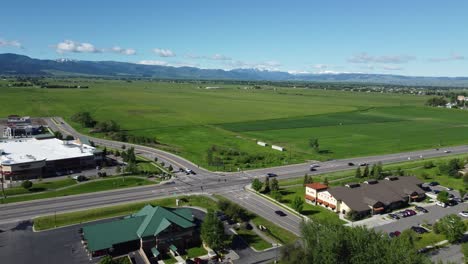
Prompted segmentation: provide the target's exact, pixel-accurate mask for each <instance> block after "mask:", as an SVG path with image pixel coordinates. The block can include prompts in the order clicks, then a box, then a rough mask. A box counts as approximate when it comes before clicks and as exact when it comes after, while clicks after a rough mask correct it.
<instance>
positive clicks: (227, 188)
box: [0, 117, 468, 234]
mask: <svg viewBox="0 0 468 264" xmlns="http://www.w3.org/2000/svg"><path fill="white" fill-rule="evenodd" d="M44 119H45V120H46V122H47V123H48V125H49V126H50V128H51V129H52V130H55V131H61V132H62V133H63V134H64V135H73V136H74V137H83V136H84V135H81V134H80V133H78V132H77V131H75V130H74V129H73V128H72V127H71V126H69V125H68V124H67V123H66V122H65V121H64V120H63V119H61V118H60V117H55V118H54V119H55V120H56V122H54V121H53V120H52V118H44ZM85 137H88V136H85ZM88 138H89V139H90V140H92V141H94V142H95V144H97V145H102V146H106V147H109V148H121V146H122V145H125V146H126V147H134V148H135V152H136V153H138V154H139V155H143V156H145V157H148V158H150V159H154V157H158V159H159V160H160V161H164V162H165V163H166V164H171V165H172V166H173V167H174V168H179V167H180V168H190V169H192V170H194V171H196V172H197V175H185V174H180V173H179V175H177V177H176V178H175V179H174V181H173V183H172V184H163V185H157V186H143V187H135V188H127V189H120V190H113V191H107V192H99V193H90V194H83V195H74V196H67V197H57V198H51V199H44V200H36V201H28V202H21V203H14V204H5V205H0V211H1V213H0V224H1V223H10V222H16V221H19V220H26V219H31V218H33V217H35V216H40V215H47V214H53V213H62V212H69V211H76V210H82V209H87V208H96V207H103V206H108V205H116V204H122V203H128V202H135V201H143V200H151V199H157V198H163V197H170V196H174V195H189V194H220V195H223V196H225V197H226V198H228V199H230V200H232V201H233V202H236V203H238V204H240V205H242V206H244V207H245V208H246V209H248V210H250V211H252V212H254V213H256V214H258V215H260V216H262V217H263V218H265V219H268V220H270V221H272V222H274V223H275V224H277V225H279V226H281V227H283V228H285V229H287V230H289V231H291V232H293V233H296V234H299V223H300V222H301V221H302V219H301V218H300V217H298V216H296V215H294V214H291V213H288V215H287V216H284V217H280V216H278V215H276V214H275V213H274V211H276V210H283V211H285V210H284V209H282V208H281V207H279V206H278V205H276V204H275V203H272V202H270V201H269V200H267V199H265V198H262V197H260V196H257V195H255V194H253V193H251V192H249V191H246V190H245V189H244V186H246V185H248V184H249V183H250V181H251V179H252V178H255V177H262V178H263V177H264V176H265V174H266V173H269V172H273V173H276V174H278V178H281V179H285V178H294V177H299V176H303V175H304V174H305V173H308V174H309V175H317V174H322V173H328V172H334V171H343V170H349V169H354V168H355V167H356V166H349V165H348V163H349V162H352V163H354V164H356V165H358V164H359V163H368V164H373V163H377V162H382V163H383V164H389V163H396V162H402V161H408V158H410V159H411V160H417V159H421V157H422V158H429V157H440V156H447V155H452V154H461V153H468V146H458V147H450V148H441V149H440V150H435V149H430V150H421V151H413V152H406V153H398V154H389V155H380V156H371V157H359V158H350V159H341V160H331V161H326V162H317V164H319V166H320V167H318V168H317V171H313V172H311V171H309V165H310V163H303V164H294V165H287V166H280V167H273V168H266V169H256V170H248V171H240V172H235V173H216V172H211V171H208V170H206V169H203V168H199V167H198V166H197V165H196V164H194V163H192V162H190V161H188V160H186V159H184V158H182V157H179V156H177V155H175V154H172V153H168V152H165V151H162V150H158V149H154V148H150V147H146V146H141V145H136V144H129V143H122V142H116V141H111V140H105V139H99V138H94V137H88ZM445 150H449V151H450V153H446V152H445Z"/></svg>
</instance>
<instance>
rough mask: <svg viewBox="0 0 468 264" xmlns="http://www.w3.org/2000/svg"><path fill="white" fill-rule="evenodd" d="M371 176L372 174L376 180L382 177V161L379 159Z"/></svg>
mask: <svg viewBox="0 0 468 264" xmlns="http://www.w3.org/2000/svg"><path fill="white" fill-rule="evenodd" d="M373 176H374V178H376V179H377V180H381V179H383V177H384V173H383V168H382V162H380V161H379V162H378V163H377V165H376V166H375V169H374V174H373Z"/></svg>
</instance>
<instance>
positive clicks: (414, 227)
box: [411, 226, 427, 234]
mask: <svg viewBox="0 0 468 264" xmlns="http://www.w3.org/2000/svg"><path fill="white" fill-rule="evenodd" d="M411 230H413V231H414V232H416V233H418V234H424V233H427V230H426V229H424V228H422V227H420V226H412V227H411Z"/></svg>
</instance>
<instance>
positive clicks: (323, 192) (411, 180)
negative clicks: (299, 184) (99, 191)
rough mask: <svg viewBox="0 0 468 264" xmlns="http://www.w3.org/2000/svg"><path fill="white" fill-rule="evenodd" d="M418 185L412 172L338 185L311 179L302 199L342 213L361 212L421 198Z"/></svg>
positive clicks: (384, 209) (399, 205) (395, 206)
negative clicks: (325, 183) (404, 174)
mask: <svg viewBox="0 0 468 264" xmlns="http://www.w3.org/2000/svg"><path fill="white" fill-rule="evenodd" d="M421 185H422V182H421V181H420V180H418V179H417V178H416V177H413V176H408V177H387V178H385V179H384V180H381V181H377V180H367V181H365V182H364V183H363V184H359V183H349V184H347V185H346V186H340V187H328V186H327V185H324V184H321V183H311V184H307V185H306V187H305V188H306V190H305V199H306V201H307V202H308V203H311V204H314V205H321V206H324V207H326V208H328V209H330V210H332V211H335V212H337V213H339V214H342V215H346V214H348V213H349V212H351V211H354V212H356V213H358V214H359V215H361V216H365V215H370V214H381V213H384V212H388V211H391V210H394V209H398V208H402V207H404V206H406V205H408V203H409V202H412V201H420V200H422V199H424V198H425V192H424V190H423V189H421Z"/></svg>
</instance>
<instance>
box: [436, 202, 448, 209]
mask: <svg viewBox="0 0 468 264" xmlns="http://www.w3.org/2000/svg"><path fill="white" fill-rule="evenodd" d="M435 204H436V205H438V206H440V207H444V208H445V207H447V204H446V203H443V202H441V201H437V202H436V203H435Z"/></svg>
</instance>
